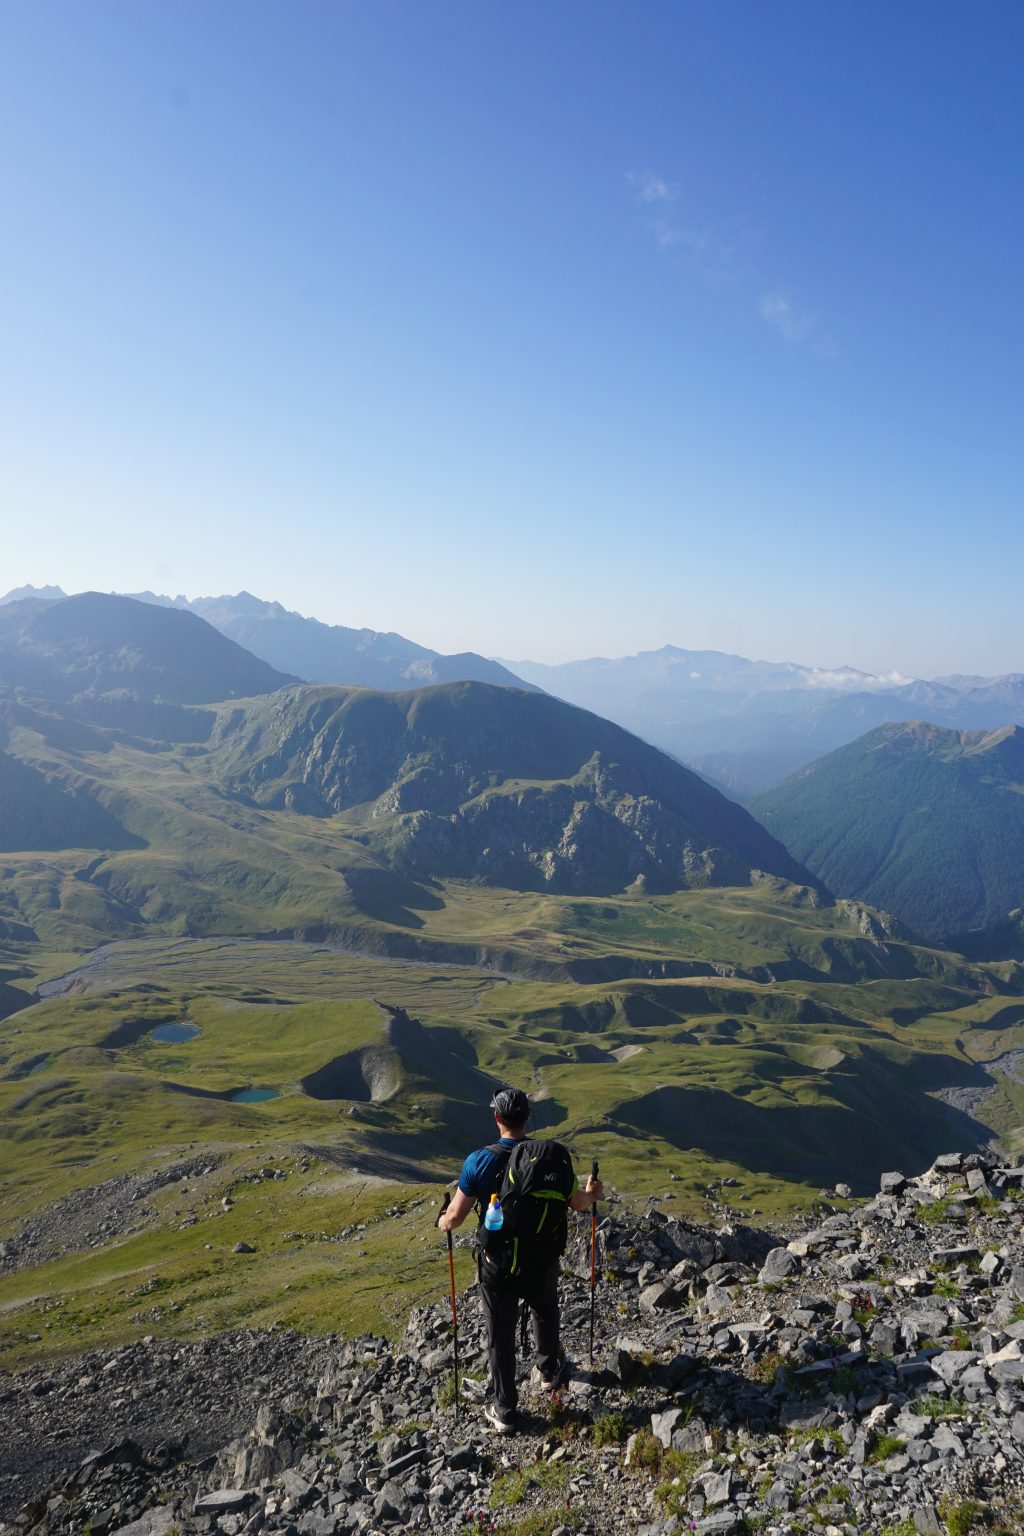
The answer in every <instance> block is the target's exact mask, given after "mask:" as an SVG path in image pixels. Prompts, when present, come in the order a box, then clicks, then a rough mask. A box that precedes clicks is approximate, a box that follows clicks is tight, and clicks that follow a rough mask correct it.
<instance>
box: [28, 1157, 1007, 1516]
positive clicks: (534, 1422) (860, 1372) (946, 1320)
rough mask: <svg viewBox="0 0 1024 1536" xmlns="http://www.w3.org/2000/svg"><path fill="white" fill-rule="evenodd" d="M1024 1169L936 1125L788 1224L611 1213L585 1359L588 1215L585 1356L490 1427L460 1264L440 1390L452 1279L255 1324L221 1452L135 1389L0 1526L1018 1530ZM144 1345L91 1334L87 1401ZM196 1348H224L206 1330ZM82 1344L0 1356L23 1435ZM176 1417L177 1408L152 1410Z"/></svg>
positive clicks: (39, 1423)
mask: <svg viewBox="0 0 1024 1536" xmlns="http://www.w3.org/2000/svg"><path fill="white" fill-rule="evenodd" d="M1022 1189H1024V1167H1021V1168H1017V1167H1007V1166H1003V1165H1002V1164H1001V1163H1000V1161H999V1159H998V1158H997V1157H995V1156H994V1155H988V1154H970V1155H966V1156H965V1155H962V1154H960V1153H951V1154H948V1155H945V1156H943V1157H940V1158H938V1159H937V1160H936V1162H935V1164H934V1165H933V1167H932V1168H931V1169H929V1170H928V1171H927V1172H926V1173H925V1174H923V1175H921V1176H920V1177H917V1178H908V1177H906V1176H905V1175H904V1174H903V1173H902V1172H900V1171H896V1170H893V1171H891V1172H889V1173H887V1174H885V1175H884V1176H883V1178H882V1180H881V1189H880V1191H879V1193H878V1194H877V1195H876V1196H875V1197H874V1198H873V1199H870V1200H868V1201H866V1202H862V1203H855V1202H853V1201H851V1200H849V1199H848V1198H846V1197H847V1194H848V1191H847V1190H846V1187H845V1186H844V1187H843V1188H842V1189H839V1190H836V1191H828V1192H823V1196H822V1200H821V1201H820V1202H819V1206H818V1210H817V1213H816V1216H815V1218H814V1219H813V1220H811V1221H810V1222H805V1223H803V1224H802V1225H800V1226H799V1227H798V1228H794V1229H793V1230H791V1231H790V1232H788V1233H782V1234H779V1233H767V1232H763V1231H759V1230H755V1229H753V1228H749V1227H742V1226H738V1225H735V1224H731V1223H728V1222H727V1223H726V1224H725V1225H724V1226H720V1227H719V1228H717V1229H715V1228H710V1227H701V1226H696V1225H694V1224H692V1223H687V1222H683V1221H677V1220H673V1219H672V1218H670V1217H669V1216H667V1215H666V1214H665V1213H664V1212H663V1211H661V1210H659V1209H656V1208H655V1209H651V1210H649V1211H647V1212H646V1213H645V1214H643V1215H640V1216H633V1217H629V1216H615V1217H613V1218H611V1219H608V1220H605V1221H604V1222H602V1225H601V1252H600V1272H601V1283H600V1287H599V1289H598V1292H597V1318H596V1323H597V1326H596V1358H595V1363H594V1368H593V1369H588V1368H587V1362H586V1359H585V1356H586V1340H587V1335H588V1323H589V1304H590V1292H589V1286H588V1278H589V1225H588V1223H587V1222H586V1221H581V1222H579V1223H577V1224H576V1231H575V1234H574V1236H573V1239H572V1241H571V1245H570V1249H569V1251H568V1253H567V1255H566V1261H565V1270H564V1278H563V1322H564V1332H565V1336H566V1339H567V1342H568V1343H569V1345H570V1348H571V1349H572V1350H574V1351H575V1353H576V1355H577V1358H578V1359H579V1361H580V1365H579V1366H578V1368H577V1370H576V1373H575V1378H574V1379H573V1380H572V1381H571V1382H570V1384H569V1385H568V1386H567V1387H566V1388H565V1389H564V1390H563V1391H561V1392H559V1393H556V1394H553V1395H552V1394H550V1393H538V1392H536V1391H533V1390H532V1389H531V1388H530V1386H529V1384H528V1383H527V1382H526V1381H525V1380H524V1382H523V1387H522V1397H521V1407H522V1409H523V1413H522V1418H521V1422H520V1425H519V1432H518V1433H517V1434H516V1435H515V1436H514V1437H513V1438H512V1439H511V1440H505V1439H500V1440H495V1439H493V1438H489V1437H488V1435H487V1433H486V1425H485V1421H484V1420H483V1418H482V1415H481V1413H480V1408H479V1403H480V1401H481V1399H482V1398H483V1397H484V1396H485V1395H486V1383H485V1380H484V1375H485V1369H484V1366H485V1357H484V1353H483V1338H482V1329H481V1316H480V1311H479V1306H478V1302H477V1297H476V1293H475V1291H474V1290H472V1289H471V1290H470V1291H468V1292H466V1293H464V1294H463V1296H462V1297H461V1298H460V1352H461V1362H462V1366H463V1370H464V1376H463V1379H462V1381H461V1383H460V1387H461V1390H460V1401H461V1409H460V1412H459V1413H458V1415H456V1412H455V1409H454V1407H453V1406H452V1404H453V1393H452V1353H451V1336H450V1323H451V1318H450V1312H449V1311H448V1308H447V1304H446V1303H443V1302H440V1301H439V1304H438V1305H437V1306H434V1307H428V1308H425V1309H421V1310H419V1311H416V1312H414V1313H413V1314H412V1316H411V1318H410V1320H409V1324H408V1327H407V1330H406V1333H405V1336H404V1337H403V1338H402V1339H401V1340H400V1341H399V1342H398V1343H396V1344H388V1343H386V1342H384V1341H382V1340H376V1339H371V1338H368V1337H364V1338H360V1339H355V1340H348V1341H342V1340H323V1341H317V1342H313V1341H311V1342H310V1343H308V1344H303V1343H302V1341H298V1340H293V1341H290V1342H289V1341H285V1340H283V1339H282V1337H281V1336H279V1335H270V1336H268V1339H267V1344H266V1345H261V1344H260V1342H259V1336H256V1335H250V1336H248V1337H249V1342H248V1343H247V1344H246V1346H245V1347H244V1348H243V1349H242V1350H241V1351H240V1352H239V1353H238V1354H237V1355H236V1359H235V1370H236V1373H237V1374H239V1375H240V1376H242V1377H244V1375H245V1373H247V1372H252V1373H253V1375H254V1376H255V1375H256V1373H257V1372H258V1373H259V1380H260V1385H261V1397H260V1401H259V1407H258V1411H254V1413H253V1415H252V1418H251V1419H250V1421H249V1427H248V1428H247V1429H246V1431H245V1432H244V1433H242V1434H240V1435H238V1436H237V1437H236V1438H235V1439H231V1440H228V1441H227V1442H226V1443H225V1444H223V1445H222V1446H221V1448H220V1450H219V1451H218V1452H217V1453H216V1454H204V1452H205V1447H206V1445H207V1444H208V1440H207V1441H202V1437H200V1443H199V1444H198V1445H193V1446H192V1447H191V1450H190V1454H191V1459H189V1460H180V1459H176V1458H177V1456H178V1455H179V1453H178V1452H176V1451H173V1450H172V1449H171V1448H169V1447H168V1445H166V1444H164V1445H163V1446H161V1445H160V1444H159V1443H158V1442H157V1441H156V1440H155V1438H154V1437H155V1428H154V1426H153V1425H151V1424H150V1425H148V1426H147V1425H146V1424H145V1416H144V1415H143V1421H144V1422H143V1427H144V1428H148V1431H149V1436H150V1438H149V1441H148V1442H146V1443H145V1444H143V1443H142V1441H141V1440H140V1439H138V1438H136V1440H135V1442H134V1443H125V1442H124V1441H123V1440H122V1441H120V1442H115V1443H114V1444H112V1445H110V1446H108V1447H107V1449H105V1450H100V1451H98V1450H96V1448H95V1447H94V1449H93V1451H92V1453H90V1454H89V1455H88V1456H86V1457H85V1459H84V1460H81V1458H80V1457H79V1458H78V1459H77V1460H75V1459H74V1457H73V1456H72V1455H71V1454H69V1455H68V1456H67V1457H66V1460H65V1465H66V1472H65V1474H64V1476H63V1477H62V1478H61V1479H60V1480H59V1481H58V1482H57V1483H56V1484H54V1485H53V1486H51V1487H49V1488H48V1489H43V1488H40V1489H37V1490H34V1496H33V1497H32V1499H31V1500H30V1501H29V1503H28V1504H26V1505H25V1506H24V1507H23V1508H22V1510H21V1512H20V1513H19V1514H17V1515H16V1516H15V1517H14V1519H13V1521H12V1528H13V1529H14V1530H15V1531H17V1532H19V1533H28V1532H33V1533H37V1536H45V1533H56V1532H57V1531H58V1530H60V1531H71V1530H79V1529H82V1528H84V1527H85V1526H86V1525H87V1523H88V1526H89V1528H90V1529H91V1530H92V1531H93V1532H98V1533H99V1536H111V1533H113V1532H115V1531H119V1532H121V1533H122V1536H125V1533H128V1532H130V1533H131V1536H165V1533H167V1532H169V1531H170V1529H171V1528H172V1527H173V1528H175V1529H176V1530H177V1531H179V1532H181V1533H182V1536H186V1533H191V1532H204V1533H205V1532H219V1533H223V1536H240V1533H242V1532H243V1531H244V1532H254V1533H255V1532H263V1531H267V1532H274V1531H282V1532H289V1533H291V1536H298V1533H310V1536H376V1533H390V1532H402V1531H414V1530H432V1531H435V1532H437V1533H439V1536H446V1533H455V1532H473V1531H476V1532H482V1531H489V1530H494V1529H501V1528H502V1527H500V1526H498V1525H497V1524H496V1523H492V1521H494V1520H496V1516H494V1515H492V1514H491V1513H488V1512H487V1511H489V1510H495V1509H497V1510H499V1511H503V1512H505V1513H507V1514H508V1515H509V1516H510V1517H513V1518H514V1519H516V1520H518V1519H519V1518H520V1517H522V1516H523V1515H527V1514H529V1515H532V1516H533V1517H534V1519H533V1523H532V1524H531V1525H530V1526H529V1529H530V1530H531V1531H541V1532H544V1533H552V1532H555V1531H560V1532H561V1533H562V1536H599V1533H601V1536H603V1533H605V1532H607V1531H609V1530H612V1529H614V1530H620V1531H628V1532H631V1533H637V1536H673V1533H680V1532H683V1531H696V1532H698V1533H703V1536H743V1533H749V1532H753V1531H758V1532H764V1533H767V1536H794V1533H797V1532H803V1533H810V1532H818V1533H820V1536H881V1533H885V1536H917V1533H919V1536H947V1533H953V1536H966V1533H968V1532H974V1531H977V1532H979V1533H980V1532H981V1531H982V1530H989V1531H994V1530H1001V1531H1003V1532H1006V1533H1010V1532H1013V1531H1017V1530H1019V1529H1020V1517H1019V1515H1018V1514H1017V1513H1016V1509H1017V1508H1018V1506H1019V1502H1020V1495H1021V1490H1022V1487H1024V1256H1022V1253H1021V1246H1020V1237H1021V1226H1022V1216H1024V1202H1022V1199H1021V1194H1022ZM144 1347H145V1346H134V1347H133V1349H130V1350H127V1351H119V1352H115V1353H114V1354H112V1355H110V1357H109V1360H106V1361H104V1360H102V1359H100V1358H99V1357H90V1359H89V1361H88V1362H87V1366H86V1368H87V1370H88V1376H87V1377H86V1378H84V1379H86V1380H87V1381H88V1382H89V1386H90V1393H91V1399H92V1404H93V1413H94V1417H93V1420H92V1422H93V1424H94V1425H96V1426H98V1424H99V1423H100V1422H101V1421H100V1417H99V1414H98V1412H97V1409H98V1407H99V1404H100V1402H101V1401H102V1400H103V1398H104V1395H109V1394H110V1392H111V1391H113V1392H115V1393H116V1394H117V1397H118V1398H119V1399H120V1398H123V1397H124V1396H125V1391H126V1384H127V1383H128V1382H130V1381H131V1380H132V1379H133V1378H134V1379H135V1380H139V1374H140V1373H139V1372H138V1370H137V1369H136V1366H135V1365H134V1364H132V1363H131V1362H135V1361H136V1359H137V1352H138V1351H139V1350H140V1349H143V1348H144ZM207 1348H208V1349H209V1350H210V1351H211V1352H212V1353H211V1359H216V1358H217V1357H218V1356H217V1352H218V1350H219V1345H218V1344H217V1342H216V1341H211V1342H210V1344H209V1346H207ZM289 1350H290V1351H292V1352H293V1354H294V1357H295V1359H298V1358H300V1357H301V1355H302V1351H303V1350H307V1351H309V1352H310V1353H309V1354H308V1355H307V1356H306V1363H307V1364H308V1365H311V1364H312V1363H313V1361H314V1360H315V1359H317V1358H318V1359H319V1362H320V1368H319V1370H318V1371H317V1373H316V1376H315V1379H314V1376H313V1375H312V1373H311V1374H310V1377H309V1380H308V1382H306V1383H303V1382H301V1381H299V1382H296V1374H297V1373H296V1371H295V1368H294V1364H293V1365H292V1366H291V1367H286V1366H285V1365H284V1364H283V1361H284V1359H286V1358H288V1355H287V1352H288V1351H289ZM179 1354H180V1358H181V1361H182V1363H183V1365H184V1372H183V1373H182V1377H181V1378H180V1382H181V1385H182V1386H183V1385H184V1382H185V1380H187V1381H189V1382H193V1383H195V1382H198V1384H199V1387H200V1389H202V1388H204V1387H205V1386H206V1385H207V1384H206V1383H204V1379H203V1370H202V1366H201V1364H200V1360H201V1352H197V1351H195V1349H194V1347H190V1348H188V1349H181V1350H180V1351H179ZM271 1355H272V1356H273V1364H272V1366H271V1365H269V1363H268V1362H269V1360H270V1357H271ZM177 1369H178V1367H177V1365H176V1364H172V1363H171V1362H170V1361H169V1360H168V1359H167V1355H166V1353H165V1354H164V1355H163V1356H162V1357H161V1359H160V1362H159V1366H158V1367H157V1369H156V1371H155V1375H156V1379H157V1380H158V1382H159V1383H160V1386H161V1388H162V1389H163V1390H164V1391H165V1393H166V1397H167V1398H168V1399H172V1400H173V1399H174V1398H175V1397H177V1399H178V1401H179V1405H180V1400H181V1395H182V1394H181V1391H180V1390H179V1391H178V1393H177V1394H175V1393H174V1392H173V1391H168V1390H167V1389H168V1388H170V1387H171V1386H172V1384H173V1382H174V1379H175V1373H176V1371H177ZM82 1370H83V1364H82V1363H81V1362H79V1363H75V1364H72V1365H71V1366H69V1367H59V1368H56V1370H55V1371H54V1373H53V1375H52V1377H48V1376H47V1375H46V1373H45V1372H40V1371H38V1370H37V1371H36V1372H34V1373H26V1375H25V1376H24V1377H7V1378H2V1379H0V1397H2V1399H3V1402H4V1406H5V1408H6V1409H7V1411H8V1417H9V1422H11V1423H13V1424H15V1425H19V1424H20V1423H21V1420H22V1415H23V1414H25V1413H26V1412H28V1413H29V1414H30V1415H31V1420H32V1432H33V1434H34V1435H35V1436H36V1438H37V1439H38V1440H39V1441H40V1443H44V1444H45V1443H47V1441H48V1437H49V1440H50V1441H52V1439H53V1437H54V1436H55V1435H56V1433H58V1432H59V1430H60V1429H61V1428H63V1427H66V1426H67V1424H68V1422H69V1420H71V1421H72V1422H73V1420H74V1413H75V1411H76V1409H75V1407H74V1405H75V1404H78V1403H79V1402H80V1398H81V1392H82V1380H79V1381H78V1385H77V1387H75V1388H73V1387H72V1385H71V1382H72V1380H73V1379H74V1377H75V1375H76V1373H77V1375H78V1376H79V1377H81V1372H82ZM285 1378H287V1381H286V1380H285ZM108 1383H109V1384H108ZM286 1386H288V1387H290V1390H287V1391H286V1390H284V1388H285V1387H286ZM169 1407H170V1403H169V1402H168V1409H169ZM184 1417H185V1420H186V1421H187V1418H188V1412H187V1411H186V1413H185V1416H184ZM176 1427H177V1428H178V1429H179V1431H180V1427H181V1426H180V1424H178V1425H176V1424H175V1423H174V1422H173V1416H172V1415H171V1414H170V1413H169V1412H168V1419H167V1422H166V1423H165V1424H164V1425H163V1426H162V1428H163V1431H164V1438H165V1439H168V1438H171V1434H170V1432H171V1431H172V1429H174V1428H176ZM184 1427H185V1428H186V1430H187V1428H188V1424H187V1422H186V1423H185V1425H184ZM15 1439H17V1431H16V1432H15ZM76 1442H77V1444H78V1445H81V1443H82V1430H81V1428H80V1427H79V1429H78V1430H77V1434H76V1435H73V1436H72V1437H71V1446H72V1447H74V1446H75V1444H76ZM197 1453H198V1454H197ZM2 1454H3V1455H6V1456H7V1457H8V1458H9V1456H10V1445H9V1444H8V1446H7V1447H6V1448H5V1450H4V1452H3V1453H2ZM50 1464H52V1462H51V1463H50ZM2 1465H3V1462H2V1460H0V1466H2ZM5 1470H6V1467H5ZM23 1485H24V1477H22V1481H21V1483H19V1486H23ZM2 1486H3V1485H2V1484H0V1487H2ZM8 1504H10V1500H9V1499H8Z"/></svg>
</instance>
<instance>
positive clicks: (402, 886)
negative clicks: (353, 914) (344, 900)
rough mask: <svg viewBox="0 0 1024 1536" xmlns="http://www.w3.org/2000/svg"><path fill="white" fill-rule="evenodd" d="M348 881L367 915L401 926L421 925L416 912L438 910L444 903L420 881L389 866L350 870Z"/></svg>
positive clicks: (421, 921)
mask: <svg viewBox="0 0 1024 1536" xmlns="http://www.w3.org/2000/svg"><path fill="white" fill-rule="evenodd" d="M345 883H346V884H347V886H348V888H349V890H350V891H351V892H352V897H353V900H354V901H355V904H356V906H357V907H358V908H359V910H360V912H362V913H363V915H364V916H365V917H371V918H373V919H374V920H375V921H376V922H379V923H392V924H394V925H395V926H396V927H399V928H422V927H423V919H422V917H417V915H416V913H417V912H438V911H440V910H441V908H442V907H443V906H444V902H443V901H442V900H441V898H440V896H438V895H436V894H435V893H434V892H433V891H431V890H429V889H428V888H427V886H425V885H423V884H421V883H420V882H419V881H417V880H409V879H408V878H407V877H406V876H405V875H400V874H396V873H395V872H394V871H393V870H389V869H349V870H346V871H345Z"/></svg>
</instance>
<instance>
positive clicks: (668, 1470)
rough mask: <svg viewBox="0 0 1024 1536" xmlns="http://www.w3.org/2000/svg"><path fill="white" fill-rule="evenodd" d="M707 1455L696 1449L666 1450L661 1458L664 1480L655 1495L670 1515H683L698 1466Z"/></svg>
mask: <svg viewBox="0 0 1024 1536" xmlns="http://www.w3.org/2000/svg"><path fill="white" fill-rule="evenodd" d="M705 1460H706V1457H703V1456H700V1455H698V1453H697V1452H696V1451H666V1452H665V1454H664V1455H663V1456H662V1458H661V1468H660V1472H661V1477H662V1481H661V1482H660V1483H659V1484H658V1486H657V1488H656V1489H655V1490H654V1496H655V1498H656V1499H657V1500H658V1503H659V1504H660V1505H661V1506H662V1508H663V1509H664V1510H665V1512H666V1513H667V1514H669V1515H681V1514H683V1512H684V1510H685V1508H686V1501H687V1499H688V1498H689V1495H690V1484H691V1483H692V1482H693V1479H694V1476H695V1474H696V1471H697V1468H698V1467H699V1466H700V1465H701V1463H702V1462H703V1461H705Z"/></svg>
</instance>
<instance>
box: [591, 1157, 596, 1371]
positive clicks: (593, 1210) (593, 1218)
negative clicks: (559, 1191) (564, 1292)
mask: <svg viewBox="0 0 1024 1536" xmlns="http://www.w3.org/2000/svg"><path fill="white" fill-rule="evenodd" d="M590 1172H591V1176H592V1177H593V1178H595V1179H596V1178H597V1158H596V1157H595V1158H594V1162H593V1166H592V1167H591V1170H590ZM596 1300H597V1201H596V1200H595V1201H594V1203H593V1205H592V1206H591V1207H590V1369H591V1370H593V1369H594V1305H595V1302H596Z"/></svg>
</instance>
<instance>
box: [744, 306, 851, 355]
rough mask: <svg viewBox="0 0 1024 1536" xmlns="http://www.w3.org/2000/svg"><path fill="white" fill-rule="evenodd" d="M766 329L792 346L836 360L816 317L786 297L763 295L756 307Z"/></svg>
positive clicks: (834, 349)
mask: <svg viewBox="0 0 1024 1536" xmlns="http://www.w3.org/2000/svg"><path fill="white" fill-rule="evenodd" d="M757 310H758V314H759V315H760V316H761V319H762V320H763V321H764V322H765V324H766V325H770V326H771V328H772V330H774V331H778V333H779V335H780V336H781V337H782V338H783V340H784V341H788V342H789V343H790V345H791V346H803V347H808V348H809V349H810V350H811V351H812V352H817V353H818V355H819V356H820V357H836V356H837V355H838V351H839V349H838V347H837V346H836V344H835V342H834V341H833V340H832V337H831V336H830V335H829V334H828V332H827V331H826V330H824V328H823V327H822V325H821V322H820V321H819V319H818V317H817V315H815V314H814V313H813V311H812V310H810V309H808V308H806V306H804V305H803V304H801V303H799V302H798V300H796V299H794V298H793V296H792V294H789V293H779V292H776V293H763V294H762V295H761V298H760V299H759V301H758V305H757Z"/></svg>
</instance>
